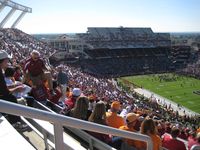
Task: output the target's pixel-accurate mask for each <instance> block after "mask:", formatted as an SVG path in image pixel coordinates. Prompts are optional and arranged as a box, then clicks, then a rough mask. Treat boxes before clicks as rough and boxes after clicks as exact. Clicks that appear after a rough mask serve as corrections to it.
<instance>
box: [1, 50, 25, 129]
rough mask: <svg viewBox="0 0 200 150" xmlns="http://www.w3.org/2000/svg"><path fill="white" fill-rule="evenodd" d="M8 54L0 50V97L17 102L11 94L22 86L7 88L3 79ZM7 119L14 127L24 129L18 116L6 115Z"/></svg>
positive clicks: (20, 89)
mask: <svg viewBox="0 0 200 150" xmlns="http://www.w3.org/2000/svg"><path fill="white" fill-rule="evenodd" d="M8 63H9V55H8V53H7V52H6V51H4V50H0V87H1V88H0V99H2V100H5V101H9V102H13V103H17V99H16V97H15V96H13V95H12V93H13V92H20V91H22V90H23V87H22V86H16V87H13V88H10V89H8V87H7V86H6V82H5V79H4V74H3V71H4V70H5V69H6V68H7V67H8ZM7 116H8V120H9V121H10V123H11V124H13V126H14V127H15V128H16V129H26V128H27V125H23V124H22V123H21V118H20V117H18V116H13V115H7Z"/></svg>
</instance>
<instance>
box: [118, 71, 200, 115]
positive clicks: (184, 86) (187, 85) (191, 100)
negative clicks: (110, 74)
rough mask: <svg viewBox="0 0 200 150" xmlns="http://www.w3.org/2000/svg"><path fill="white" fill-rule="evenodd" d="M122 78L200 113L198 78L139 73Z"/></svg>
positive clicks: (199, 84)
mask: <svg viewBox="0 0 200 150" xmlns="http://www.w3.org/2000/svg"><path fill="white" fill-rule="evenodd" d="M122 79H123V80H127V81H129V82H131V83H133V84H135V85H137V86H139V87H143V88H144V89H148V90H150V91H152V92H154V93H156V94H158V95H161V96H163V97H165V98H168V99H170V100H171V101H174V102H176V103H178V104H180V105H183V106H184V107H187V108H189V109H191V110H193V111H195V112H197V113H200V80H198V79H195V78H191V77H185V76H180V75H176V74H157V75H139V76H131V77H123V78H122ZM195 93H196V94H195Z"/></svg>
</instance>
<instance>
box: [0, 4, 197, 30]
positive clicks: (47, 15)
mask: <svg viewBox="0 0 200 150" xmlns="http://www.w3.org/2000/svg"><path fill="white" fill-rule="evenodd" d="M13 1H15V2H17V3H20V4H22V5H26V6H29V7H31V8H32V9H33V12H32V13H31V14H26V15H25V17H24V18H23V19H22V20H21V22H20V23H19V24H18V26H17V28H19V29H21V30H23V31H24V32H27V33H77V32H86V31H87V27H119V26H124V27H151V28H152V30H153V31H154V32H195V31H197V32H200V0H13ZM6 11H7V12H8V11H9V9H8V8H6V9H4V10H3V12H2V13H1V14H0V19H1V20H2V17H3V15H4V13H5V12H6ZM17 14H19V13H17V12H16V14H15V15H14V16H13V17H15V16H17ZM11 23H12V21H10V22H8V23H7V24H6V26H9V25H10V24H11ZM6 26H5V27H6Z"/></svg>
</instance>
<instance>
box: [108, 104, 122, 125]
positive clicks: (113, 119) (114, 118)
mask: <svg viewBox="0 0 200 150" xmlns="http://www.w3.org/2000/svg"><path fill="white" fill-rule="evenodd" d="M120 107H121V105H120V102H118V101H114V102H112V104H111V109H110V112H107V113H106V121H107V123H108V126H110V127H113V128H119V127H121V126H123V125H125V122H124V119H123V118H122V117H121V116H120V115H118V114H117V113H118V111H119V110H120Z"/></svg>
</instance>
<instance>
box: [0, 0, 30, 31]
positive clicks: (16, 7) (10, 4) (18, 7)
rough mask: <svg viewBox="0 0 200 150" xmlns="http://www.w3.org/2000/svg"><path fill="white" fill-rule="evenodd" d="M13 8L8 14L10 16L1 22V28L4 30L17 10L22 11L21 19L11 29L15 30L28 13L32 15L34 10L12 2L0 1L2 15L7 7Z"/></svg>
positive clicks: (7, 0) (8, 0)
mask: <svg viewBox="0 0 200 150" xmlns="http://www.w3.org/2000/svg"><path fill="white" fill-rule="evenodd" d="M6 6H8V7H11V8H12V9H11V10H10V11H9V12H8V14H7V15H6V16H5V18H3V20H2V21H1V22H0V28H3V27H4V25H5V24H6V22H7V21H8V20H9V19H10V17H11V16H12V15H13V14H14V13H15V11H16V10H19V11H21V14H20V15H19V17H18V18H17V19H16V20H15V21H14V23H13V24H12V26H11V28H15V27H16V26H17V24H18V23H19V22H20V21H21V19H22V18H23V17H24V15H25V14H26V13H32V8H29V7H26V6H23V5H20V4H18V3H15V2H13V1H10V0H0V13H1V11H2V10H3V9H4V8H5V7H6Z"/></svg>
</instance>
